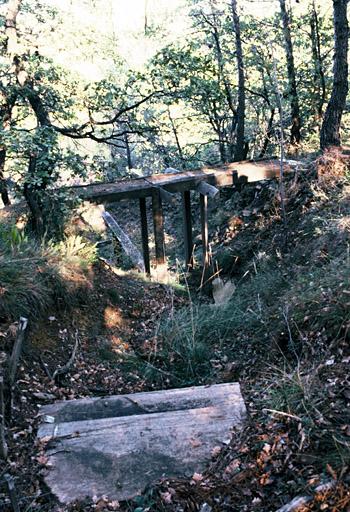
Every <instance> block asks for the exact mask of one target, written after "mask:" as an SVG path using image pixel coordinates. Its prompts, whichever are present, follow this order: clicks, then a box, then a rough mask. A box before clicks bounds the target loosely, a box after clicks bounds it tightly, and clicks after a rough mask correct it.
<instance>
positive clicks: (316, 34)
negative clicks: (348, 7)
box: [310, 0, 326, 123]
mask: <svg viewBox="0 0 350 512" xmlns="http://www.w3.org/2000/svg"><path fill="white" fill-rule="evenodd" d="M311 9H312V10H311V13H310V28H311V42H312V58H313V61H314V69H315V76H314V82H315V83H314V87H315V89H314V95H315V100H314V101H315V120H316V122H317V123H320V122H321V119H322V115H323V106H324V104H325V101H326V78H325V74H324V69H323V61H322V54H321V40H320V26H319V18H318V12H317V8H316V4H315V0H313V2H312V8H311Z"/></svg>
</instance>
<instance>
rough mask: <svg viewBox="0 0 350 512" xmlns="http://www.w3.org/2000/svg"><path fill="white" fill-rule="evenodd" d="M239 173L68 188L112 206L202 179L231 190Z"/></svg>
mask: <svg viewBox="0 0 350 512" xmlns="http://www.w3.org/2000/svg"><path fill="white" fill-rule="evenodd" d="M236 178H237V174H236V173H235V171H232V170H230V169H229V170H226V169H224V170H221V169H214V168H213V169H206V170H203V171H202V170H200V171H186V172H183V173H178V174H154V175H152V176H148V177H147V179H146V178H137V179H132V180H130V179H129V180H122V181H116V182H114V183H99V184H95V183H92V184H90V185H78V186H74V187H67V188H66V189H64V190H66V191H67V192H68V193H69V192H70V193H73V194H75V195H77V196H78V197H81V198H82V199H84V200H86V201H93V202H96V203H113V202H116V201H120V200H122V199H137V198H140V197H148V196H152V191H153V189H154V187H162V188H164V190H166V191H168V192H183V191H184V190H192V189H195V188H196V187H197V186H198V183H199V182H200V181H201V180H205V181H207V182H208V183H210V184H211V185H215V186H218V187H228V186H232V185H233V184H234V183H235V180H236Z"/></svg>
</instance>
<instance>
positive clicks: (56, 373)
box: [52, 331, 79, 380]
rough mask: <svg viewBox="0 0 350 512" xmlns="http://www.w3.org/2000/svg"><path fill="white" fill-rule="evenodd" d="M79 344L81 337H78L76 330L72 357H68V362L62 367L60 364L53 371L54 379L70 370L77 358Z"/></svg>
mask: <svg viewBox="0 0 350 512" xmlns="http://www.w3.org/2000/svg"><path fill="white" fill-rule="evenodd" d="M78 345H79V337H78V331H76V332H75V344H74V348H73V351H72V354H71V356H70V358H69V359H68V361H67V363H66V364H65V365H64V366H62V367H60V366H59V367H58V368H56V370H55V371H54V372H53V374H52V379H53V380H55V379H56V378H57V377H59V376H60V375H65V374H66V373H68V372H69V370H70V367H71V366H72V364H73V363H74V359H75V356H76V353H77V349H78Z"/></svg>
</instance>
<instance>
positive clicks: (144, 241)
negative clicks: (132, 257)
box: [139, 197, 151, 274]
mask: <svg viewBox="0 0 350 512" xmlns="http://www.w3.org/2000/svg"><path fill="white" fill-rule="evenodd" d="M139 202H140V217H141V236H142V252H143V261H144V264H145V271H146V273H147V274H150V273H151V265H150V259H149V245H148V224H147V207H146V198H145V197H140V199H139Z"/></svg>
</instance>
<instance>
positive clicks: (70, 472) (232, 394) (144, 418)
mask: <svg viewBox="0 0 350 512" xmlns="http://www.w3.org/2000/svg"><path fill="white" fill-rule="evenodd" d="M42 414H43V415H44V417H45V416H47V415H48V416H51V417H53V419H54V423H43V424H42V425H41V427H40V429H39V433H38V436H39V437H41V438H43V437H45V436H52V441H50V443H49V449H48V450H47V452H46V454H47V456H48V458H49V467H50V469H49V470H48V471H47V474H46V476H45V480H46V483H47V484H48V485H49V487H50V488H51V490H52V492H53V493H54V494H56V495H57V497H58V498H59V500H60V501H61V502H63V503H69V502H71V501H73V500H75V499H81V498H84V497H85V496H90V497H91V496H94V495H95V496H98V497H99V496H102V495H107V496H108V497H109V498H111V499H118V500H121V499H129V498H131V497H133V496H135V495H136V494H137V493H139V492H140V491H141V490H142V489H143V488H144V487H145V486H146V485H147V484H149V483H151V482H153V481H155V480H157V479H159V478H162V477H171V476H180V475H191V474H193V472H195V471H197V472H198V471H201V470H202V469H203V465H204V464H205V462H206V461H207V460H208V459H209V458H210V454H211V450H212V449H213V448H214V446H218V445H219V446H221V444H222V443H224V442H226V441H227V439H229V434H230V429H231V427H232V426H234V425H237V426H239V425H241V424H242V422H243V420H244V417H245V406H244V402H243V399H242V396H241V394H240V389H239V385H238V384H236V383H234V384H219V385H214V386H209V387H204V386H201V387H193V388H184V389H176V390H169V391H158V392H151V393H137V394H131V395H121V396H114V397H109V398H99V399H96V398H95V399H83V400H74V401H70V402H66V403H64V402H61V403H57V404H53V405H50V406H45V407H43V409H42ZM96 416H97V417H98V418H99V419H93V418H96ZM73 418H75V419H76V421H74V420H73V421H72V419H73ZM89 418H92V419H89Z"/></svg>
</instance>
